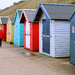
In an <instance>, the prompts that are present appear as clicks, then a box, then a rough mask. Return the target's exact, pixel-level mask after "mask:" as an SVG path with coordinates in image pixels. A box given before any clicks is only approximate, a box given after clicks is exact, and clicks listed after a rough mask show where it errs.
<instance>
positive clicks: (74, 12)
mask: <svg viewBox="0 0 75 75" xmlns="http://www.w3.org/2000/svg"><path fill="white" fill-rule="evenodd" d="M74 14H75V10H74V11H73V13H72V14H71V16H70V18H69V20H71V19H72V17H73V15H74Z"/></svg>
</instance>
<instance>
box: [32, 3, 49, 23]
mask: <svg viewBox="0 0 75 75" xmlns="http://www.w3.org/2000/svg"><path fill="white" fill-rule="evenodd" d="M39 8H41V9H42V11H43V13H44V14H45V16H46V17H47V18H48V19H50V16H49V15H48V13H47V12H46V9H45V8H44V6H43V3H39V6H38V9H37V11H36V14H35V16H34V18H33V22H34V21H35V18H36V16H37V13H38V11H39Z"/></svg>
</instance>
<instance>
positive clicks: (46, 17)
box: [33, 3, 75, 57]
mask: <svg viewBox="0 0 75 75" xmlns="http://www.w3.org/2000/svg"><path fill="white" fill-rule="evenodd" d="M74 9H75V6H74V5H70V4H52V3H40V4H39V7H38V9H37V12H36V14H35V17H34V19H33V22H35V23H36V22H39V52H40V53H42V54H45V55H48V56H51V57H69V56H70V21H69V20H68V19H69V17H70V15H71V13H72V12H73V10H74Z"/></svg>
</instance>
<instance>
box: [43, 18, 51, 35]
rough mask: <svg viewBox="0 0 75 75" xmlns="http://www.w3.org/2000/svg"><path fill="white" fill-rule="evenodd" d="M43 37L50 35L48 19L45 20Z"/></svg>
mask: <svg viewBox="0 0 75 75" xmlns="http://www.w3.org/2000/svg"><path fill="white" fill-rule="evenodd" d="M43 35H50V24H49V20H47V19H43Z"/></svg>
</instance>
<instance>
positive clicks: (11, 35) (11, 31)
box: [6, 17, 14, 43]
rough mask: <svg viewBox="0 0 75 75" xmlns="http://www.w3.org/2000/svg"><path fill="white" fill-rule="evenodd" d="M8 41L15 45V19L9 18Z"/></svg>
mask: <svg viewBox="0 0 75 75" xmlns="http://www.w3.org/2000/svg"><path fill="white" fill-rule="evenodd" d="M6 41H7V42H10V43H14V17H9V18H8V21H7V38H6Z"/></svg>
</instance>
